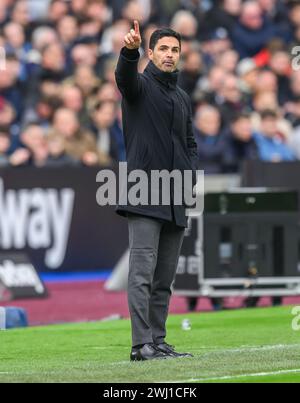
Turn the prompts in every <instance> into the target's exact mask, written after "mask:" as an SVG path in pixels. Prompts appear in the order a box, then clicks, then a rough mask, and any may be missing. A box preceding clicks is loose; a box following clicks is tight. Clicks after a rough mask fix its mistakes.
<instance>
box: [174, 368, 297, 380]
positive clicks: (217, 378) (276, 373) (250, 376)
mask: <svg viewBox="0 0 300 403" xmlns="http://www.w3.org/2000/svg"><path fill="white" fill-rule="evenodd" d="M297 373H300V368H299V369H286V370H282V371H273V372H258V373H256V374H243V375H230V376H219V377H217V376H216V377H215V378H198V379H188V380H181V381H175V382H172V381H168V383H191V382H205V381H226V380H231V379H242V378H256V377H257V378H259V377H262V376H272V375H286V374H297Z"/></svg>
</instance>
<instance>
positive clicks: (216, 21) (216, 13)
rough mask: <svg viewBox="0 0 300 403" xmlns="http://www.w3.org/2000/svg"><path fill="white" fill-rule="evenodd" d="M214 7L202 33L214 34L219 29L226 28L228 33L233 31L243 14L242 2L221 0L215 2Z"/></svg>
mask: <svg viewBox="0 0 300 403" xmlns="http://www.w3.org/2000/svg"><path fill="white" fill-rule="evenodd" d="M214 3H216V4H214V6H213V7H212V9H211V10H209V11H208V13H207V15H206V16H205V19H204V21H203V25H204V26H203V29H202V30H201V32H202V33H203V35H205V33H206V32H213V31H215V30H216V29H217V28H219V27H223V28H225V29H226V30H227V31H228V32H229V31H231V30H232V28H233V27H234V25H235V24H236V22H237V21H238V18H239V15H240V13H241V7H242V0H221V1H220V2H214Z"/></svg>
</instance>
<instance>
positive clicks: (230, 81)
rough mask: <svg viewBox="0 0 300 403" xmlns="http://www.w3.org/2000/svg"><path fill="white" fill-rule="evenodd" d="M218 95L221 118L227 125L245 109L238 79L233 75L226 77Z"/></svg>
mask: <svg viewBox="0 0 300 403" xmlns="http://www.w3.org/2000/svg"><path fill="white" fill-rule="evenodd" d="M219 95H220V97H219V100H218V105H219V108H220V111H221V114H222V118H223V120H224V121H225V122H226V123H227V124H228V123H229V122H230V121H231V120H232V119H233V117H234V116H235V115H236V114H237V113H238V112H242V111H243V110H244V109H245V107H246V103H245V101H244V98H243V94H242V91H241V88H240V84H239V80H238V77H236V76H235V75H233V74H228V75H226V78H225V80H224V82H223V85H222V87H221V89H220V92H219Z"/></svg>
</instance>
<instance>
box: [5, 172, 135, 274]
mask: <svg viewBox="0 0 300 403" xmlns="http://www.w3.org/2000/svg"><path fill="white" fill-rule="evenodd" d="M98 172H99V169H97V168H82V167H80V168H79V167H78V168H63V169H62V168H54V169H53V168H52V169H47V168H41V169H36V168H20V169H19V168H17V169H10V168H5V169H1V170H0V251H1V253H14V252H24V253H26V254H27V255H28V256H29V258H30V259H31V261H32V263H33V265H34V266H35V267H37V268H38V270H39V271H43V272H53V271H58V272H71V271H72V272H75V271H83V270H86V271H92V270H108V269H110V268H113V267H114V266H115V264H116V263H117V262H118V260H119V259H120V257H121V256H122V254H123V253H124V251H125V250H126V248H127V247H128V229H127V222H126V220H125V219H123V218H120V217H119V216H118V215H117V214H116V213H115V208H114V207H111V206H107V207H100V206H98V204H97V202H96V192H97V189H98V188H99V184H97V183H96V176H97V173H98Z"/></svg>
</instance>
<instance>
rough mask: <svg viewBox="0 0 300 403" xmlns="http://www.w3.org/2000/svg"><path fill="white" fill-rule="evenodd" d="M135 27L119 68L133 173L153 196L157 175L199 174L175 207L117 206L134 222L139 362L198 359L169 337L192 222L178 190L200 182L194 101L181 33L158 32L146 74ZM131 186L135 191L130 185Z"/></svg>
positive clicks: (132, 281) (133, 302)
mask: <svg viewBox="0 0 300 403" xmlns="http://www.w3.org/2000/svg"><path fill="white" fill-rule="evenodd" d="M134 28H135V29H131V30H130V32H129V33H128V34H127V35H126V36H125V38H124V41H125V47H124V48H123V49H122V50H121V54H120V58H119V62H118V66H117V69H116V81H117V84H118V87H119V90H120V92H121V93H122V95H123V102H122V109H123V130H124V137H125V144H126V152H127V162H128V172H129V173H132V171H136V170H140V171H143V172H144V173H145V174H146V175H147V177H148V178H149V181H148V185H149V187H148V189H150V192H149V196H151V194H153V193H156V192H157V191H162V189H161V188H160V189H153V186H150V184H151V179H150V176H151V175H152V173H153V172H157V171H160V172H161V171H162V170H165V171H167V172H169V173H171V172H174V171H175V170H176V171H177V172H180V173H182V174H183V172H185V171H189V172H192V174H193V175H192V179H193V180H192V181H191V183H190V186H188V185H186V183H184V184H183V185H182V183H181V184H179V183H178V182H176V180H175V181H174V182H172V183H173V185H171V188H170V192H169V194H170V203H168V204H167V205H164V203H161V200H160V203H158V204H157V205H155V203H151V202H149V203H148V204H147V205H146V204H145V203H139V204H136V203H130V200H129V201H128V200H126V202H125V203H123V204H121V203H120V202H119V205H118V207H117V212H118V213H119V214H120V215H123V216H126V217H128V223H129V246H130V262H129V266H130V267H129V282H128V303H129V310H130V315H131V325H132V352H131V360H132V361H142V360H149V359H162V358H169V357H181V356H190V355H189V354H180V353H177V352H176V351H175V350H174V348H173V347H172V346H170V345H169V344H167V343H166V342H165V337H166V320H167V316H168V308H169V300H170V296H171V285H172V283H173V281H174V278H175V274H176V269H177V264H178V259H179V254H180V250H181V246H182V242H183V237H184V229H185V228H186V227H187V216H186V207H187V204H186V203H185V201H182V203H181V205H177V204H178V203H175V202H174V200H175V199H174V196H173V191H174V190H175V191H176V190H179V189H178V186H180V187H181V190H182V192H185V190H186V189H185V190H183V188H187V187H188V188H189V189H188V192H190V194H192V190H193V187H194V185H195V184H196V169H197V144H196V143H195V140H194V136H193V132H192V112H191V104H190V99H189V97H188V95H187V94H186V93H185V92H184V91H183V90H181V89H180V88H179V87H178V86H177V78H178V70H177V65H178V63H179V59H180V53H181V37H180V35H179V34H177V33H176V32H174V31H172V30H170V29H161V30H157V31H155V32H154V33H153V35H152V37H151V39H150V49H149V54H148V56H149V59H150V62H149V64H148V66H147V67H146V69H145V71H144V73H143V74H139V73H138V62H139V56H140V54H139V51H138V49H139V47H140V45H141V35H140V29H139V23H138V22H137V21H135V22H134ZM148 185H147V186H148ZM160 186H161V185H159V187H160ZM172 186H173V187H172ZM176 187H177V188H176ZM128 188H129V193H130V190H132V187H130V184H128ZM127 195H128V193H127ZM185 200H186V199H185ZM148 201H150V199H148Z"/></svg>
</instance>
